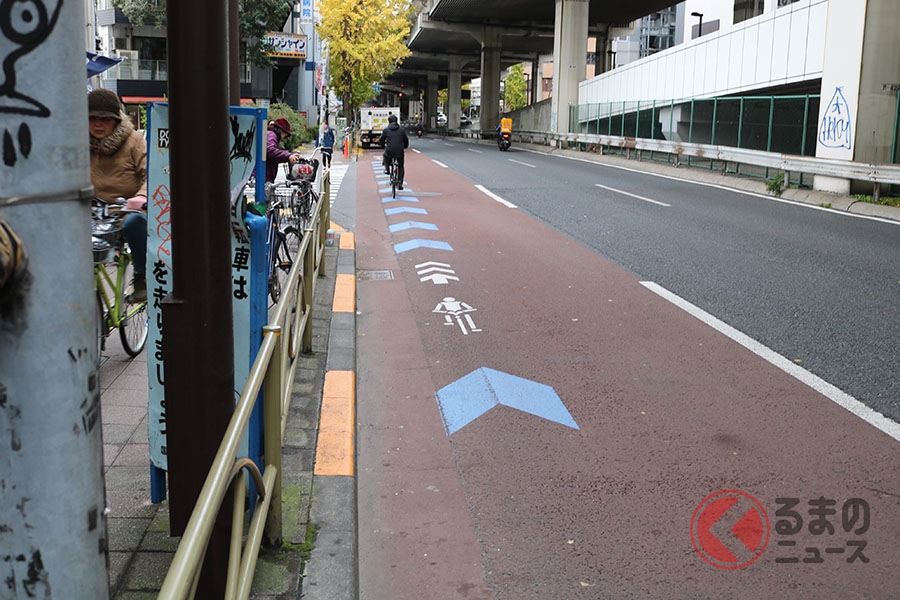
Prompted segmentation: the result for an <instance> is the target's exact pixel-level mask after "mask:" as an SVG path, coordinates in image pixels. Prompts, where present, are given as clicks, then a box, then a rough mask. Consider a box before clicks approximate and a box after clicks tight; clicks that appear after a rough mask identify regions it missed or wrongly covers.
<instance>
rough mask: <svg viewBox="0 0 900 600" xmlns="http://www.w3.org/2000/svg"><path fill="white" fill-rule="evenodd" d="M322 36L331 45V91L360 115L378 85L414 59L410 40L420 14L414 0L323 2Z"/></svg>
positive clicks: (348, 112)
mask: <svg viewBox="0 0 900 600" xmlns="http://www.w3.org/2000/svg"><path fill="white" fill-rule="evenodd" d="M319 14H320V16H321V18H320V20H319V23H318V25H317V26H316V31H317V32H318V33H319V35H320V36H321V38H322V39H323V40H325V41H326V42H327V44H328V71H329V75H330V77H329V86H330V87H331V89H332V90H334V92H335V94H336V95H337V96H339V97H340V98H342V99H343V103H344V115H345V116H347V117H350V115H354V114H355V112H356V109H357V108H359V106H360V105H361V104H362V103H363V102H365V101H367V100H369V99H371V98H373V97H374V96H375V91H374V88H373V85H374V84H376V83H378V82H380V81H382V80H383V79H384V78H386V77H387V76H389V75H390V74H391V73H393V72H394V70H396V68H397V67H398V66H399V65H400V63H401V62H402V61H403V59H404V58H406V57H407V56H409V48H407V47H406V40H407V38H408V37H409V30H410V27H411V25H412V21H413V19H414V18H415V14H416V5H415V4H414V2H413V0H319Z"/></svg>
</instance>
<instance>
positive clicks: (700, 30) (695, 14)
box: [691, 11, 703, 37]
mask: <svg viewBox="0 0 900 600" xmlns="http://www.w3.org/2000/svg"><path fill="white" fill-rule="evenodd" d="M691 16H692V17H699V18H700V22H699V23H697V37H700V36H701V35H703V13H701V12H696V11H694V12H692V13H691Z"/></svg>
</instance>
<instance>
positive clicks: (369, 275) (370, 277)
mask: <svg viewBox="0 0 900 600" xmlns="http://www.w3.org/2000/svg"><path fill="white" fill-rule="evenodd" d="M356 275H357V278H359V279H360V280H361V281H387V280H389V279H393V278H394V272H393V271H359V272H357V274H356Z"/></svg>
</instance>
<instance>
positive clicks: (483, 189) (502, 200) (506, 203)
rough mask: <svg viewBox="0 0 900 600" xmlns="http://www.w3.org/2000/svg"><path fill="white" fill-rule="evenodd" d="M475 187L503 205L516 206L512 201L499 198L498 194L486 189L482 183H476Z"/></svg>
mask: <svg viewBox="0 0 900 600" xmlns="http://www.w3.org/2000/svg"><path fill="white" fill-rule="evenodd" d="M475 187H476V188H478V189H479V190H481V191H482V192H483V193H484V194H486V195H487V196H488V197H489V198H493V199H494V200H496V201H497V202H499V203H500V204H502V205H503V206H508V207H509V208H516V205H515V204H513V203H512V202H509V201H508V200H504V199H503V198H501V197H500V196H498V195H497V194H495V193H494V192H492V191H490V190H488V189H487V188H486V187H484V186H483V185H476V186H475Z"/></svg>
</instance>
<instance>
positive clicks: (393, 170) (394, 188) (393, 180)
mask: <svg viewBox="0 0 900 600" xmlns="http://www.w3.org/2000/svg"><path fill="white" fill-rule="evenodd" d="M396 197H397V163H396V161H395V162H392V163H391V198H396Z"/></svg>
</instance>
